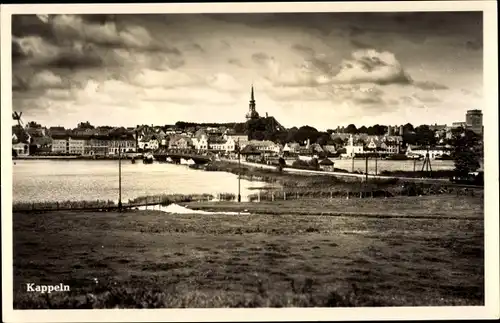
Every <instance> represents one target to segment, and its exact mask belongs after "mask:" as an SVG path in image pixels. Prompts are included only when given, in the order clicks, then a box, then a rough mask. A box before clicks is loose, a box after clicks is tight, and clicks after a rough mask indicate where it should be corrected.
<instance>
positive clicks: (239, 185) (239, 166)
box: [238, 138, 241, 203]
mask: <svg viewBox="0 0 500 323" xmlns="http://www.w3.org/2000/svg"><path fill="white" fill-rule="evenodd" d="M240 150H241V149H240V139H239V138H238V203H240V202H241V158H240Z"/></svg>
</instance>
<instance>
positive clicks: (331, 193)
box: [330, 191, 333, 200]
mask: <svg viewBox="0 0 500 323" xmlns="http://www.w3.org/2000/svg"><path fill="white" fill-rule="evenodd" d="M331 199H333V192H332V191H330V200H331Z"/></svg>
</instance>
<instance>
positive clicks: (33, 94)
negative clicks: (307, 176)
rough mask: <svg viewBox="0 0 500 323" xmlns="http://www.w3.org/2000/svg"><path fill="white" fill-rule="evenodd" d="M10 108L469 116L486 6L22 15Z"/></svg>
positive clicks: (164, 119) (131, 118) (374, 117)
mask: <svg viewBox="0 0 500 323" xmlns="http://www.w3.org/2000/svg"><path fill="white" fill-rule="evenodd" d="M12 59H13V80H12V82H13V83H12V89H13V109H14V110H16V111H22V112H23V117H24V121H25V122H27V121H30V120H36V121H38V122H40V123H43V124H45V125H49V126H50V125H63V126H67V127H74V126H76V124H77V123H78V122H80V121H87V120H88V121H90V122H91V123H92V124H95V125H124V126H135V125H137V124H160V125H164V124H172V123H175V122H176V121H179V120H183V121H195V122H232V121H238V122H241V121H244V115H245V113H246V112H247V111H248V100H249V95H250V86H251V84H252V83H253V84H254V86H255V96H256V101H257V111H258V112H259V113H260V114H261V115H264V114H265V113H266V112H267V113H269V115H273V116H274V117H276V119H277V120H278V121H280V122H281V123H282V124H283V125H284V126H286V127H292V126H301V125H305V124H307V125H311V126H314V127H316V128H318V129H319V130H325V129H328V128H334V127H336V126H337V125H347V124H349V123H354V124H356V125H357V126H361V125H367V126H368V125H373V124H375V123H380V124H400V123H406V122H411V123H413V124H415V125H418V124H422V123H448V124H450V123H451V122H453V121H464V118H465V116H464V115H465V112H466V110H467V109H476V108H479V109H481V108H482V97H483V84H482V83H483V81H482V80H483V79H482V78H483V68H482V64H483V41H482V13H481V12H461V13H443V12H427V13H316V14H283V13H277V14H267V13H266V14H218V15H213V14H211V15H208V14H207V15H204V14H196V15H195V14H189V15H186V14H170V15H51V16H47V15H30V16H27V15H25V16H19V15H16V16H12Z"/></svg>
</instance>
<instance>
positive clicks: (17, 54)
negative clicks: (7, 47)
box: [12, 41, 29, 64]
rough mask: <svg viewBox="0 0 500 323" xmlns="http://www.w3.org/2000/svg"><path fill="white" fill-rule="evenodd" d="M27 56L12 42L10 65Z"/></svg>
mask: <svg viewBox="0 0 500 323" xmlns="http://www.w3.org/2000/svg"><path fill="white" fill-rule="evenodd" d="M28 56H29V55H28V54H27V53H25V52H23V50H22V49H21V46H20V45H19V44H18V43H17V42H14V41H13V42H12V63H13V64H15V63H18V62H20V61H22V60H23V59H24V58H27V57H28Z"/></svg>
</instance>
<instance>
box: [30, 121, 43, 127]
mask: <svg viewBox="0 0 500 323" xmlns="http://www.w3.org/2000/svg"><path fill="white" fill-rule="evenodd" d="M28 127H30V128H41V127H42V125H41V124H39V123H37V122H36V121H30V122H28Z"/></svg>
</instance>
